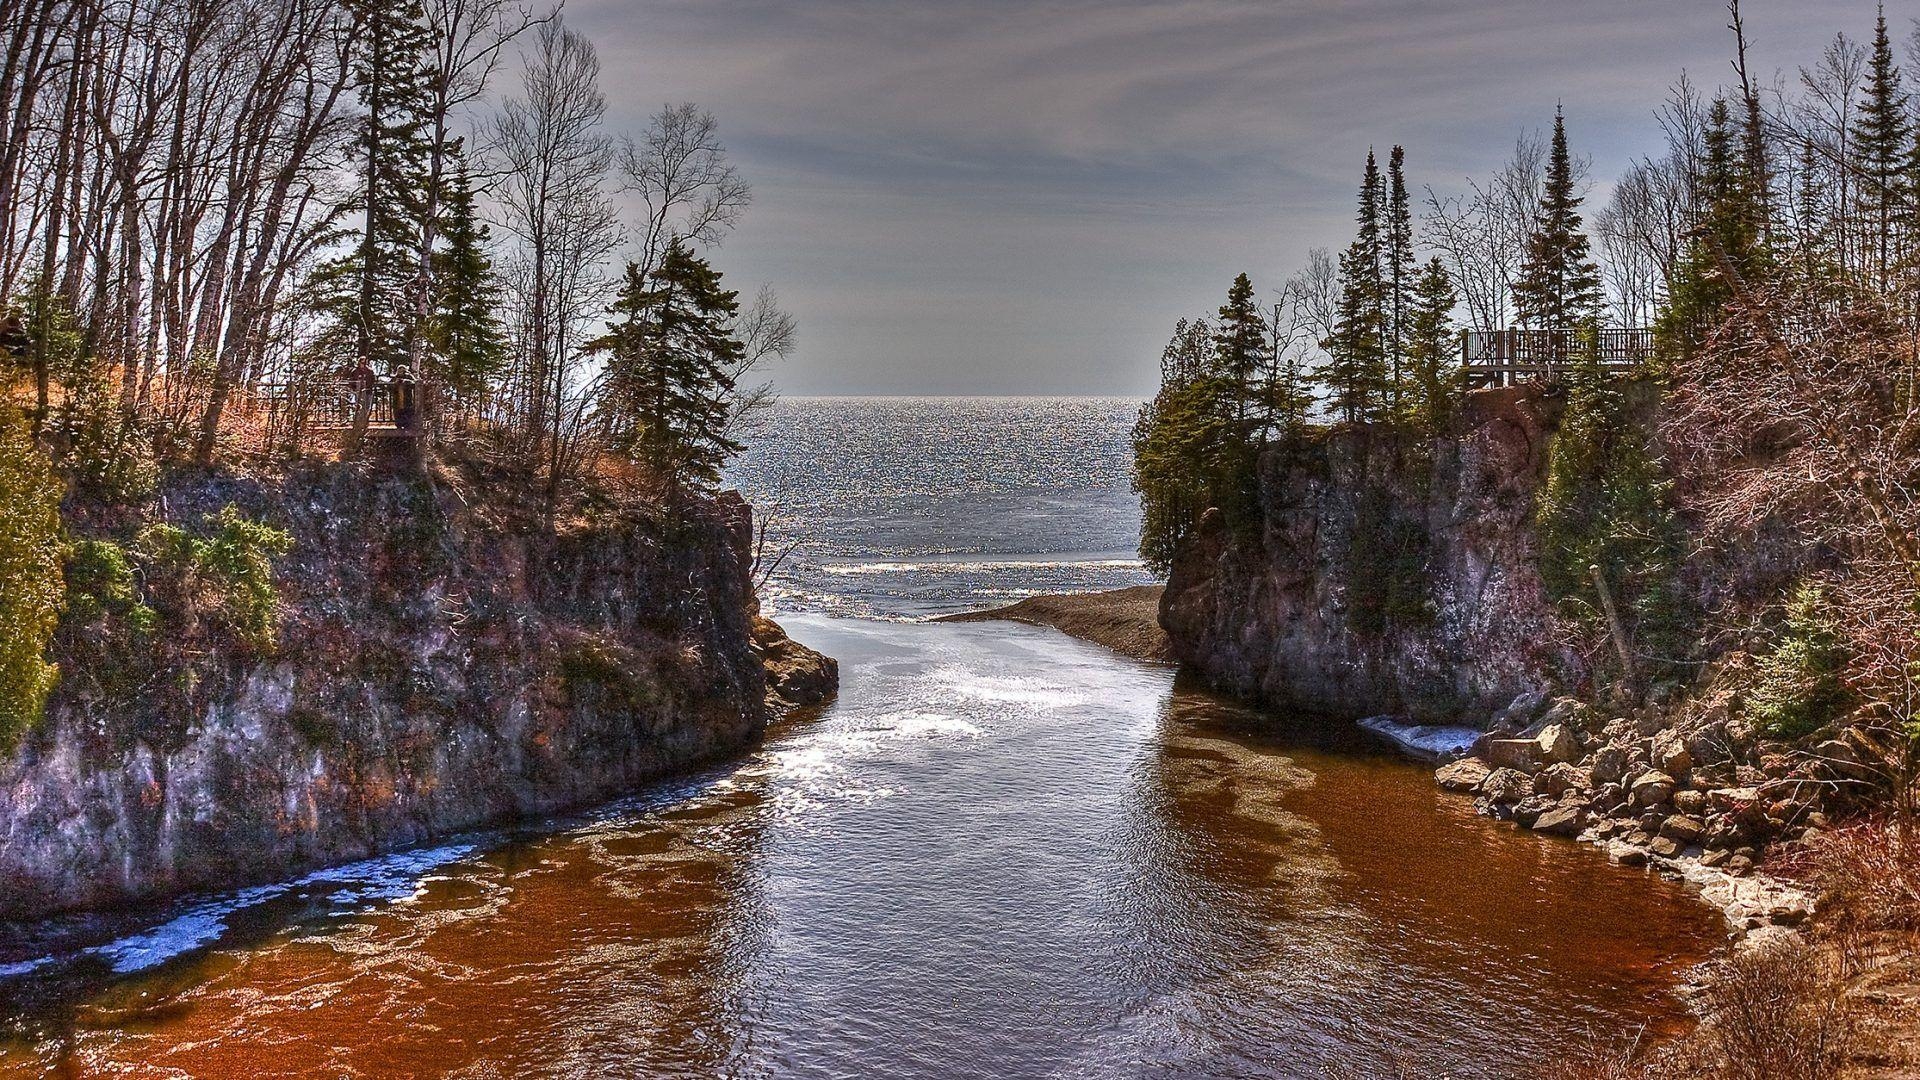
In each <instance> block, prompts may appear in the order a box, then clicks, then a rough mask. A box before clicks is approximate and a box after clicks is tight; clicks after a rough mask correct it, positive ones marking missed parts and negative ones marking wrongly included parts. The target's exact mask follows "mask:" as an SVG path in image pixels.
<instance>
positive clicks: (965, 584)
mask: <svg viewBox="0 0 1920 1080" xmlns="http://www.w3.org/2000/svg"><path fill="white" fill-rule="evenodd" d="M1139 409H1140V403H1139V402H1138V401H1135V400H1132V399H1128V398H1064V399H1063V398H792V399H788V400H784V401H780V402H778V403H776V404H775V405H774V406H773V407H772V409H771V410H769V411H768V412H767V413H766V414H764V415H763V416H761V417H759V418H757V419H756V420H755V421H754V429H753V431H754V436H755V437H753V438H750V440H749V441H748V446H747V452H746V453H745V454H744V455H742V456H741V458H740V460H739V461H738V462H736V463H735V464H734V467H733V469H732V470H731V478H732V479H733V480H734V481H735V482H736V483H738V484H739V485H740V489H741V490H742V491H743V492H745V493H746V495H747V497H748V498H749V499H750V500H752V502H753V503H754V505H755V507H757V508H758V509H759V510H760V511H761V513H762V515H763V516H765V517H766V518H768V519H769V520H770V522H771V529H770V535H769V543H768V545H767V550H768V551H769V552H772V553H774V554H775V555H776V556H777V555H778V554H779V553H781V552H784V551H786V549H787V546H788V545H789V544H791V543H797V545H798V546H797V547H794V548H793V549H792V551H791V554H788V555H787V556H786V557H785V559H784V560H777V559H775V558H769V559H767V560H766V561H767V562H769V563H772V562H776V561H778V569H777V570H776V571H775V573H774V574H773V577H772V580H771V582H770V587H769V588H768V590H767V593H768V596H769V599H770V601H771V603H772V604H773V605H774V606H775V607H778V608H783V609H786V610H796V609H797V610H805V611H820V612H825V613H828V614H834V615H854V616H862V617H881V618H901V617H916V616H924V615H928V614H935V613H939V612H947V611H958V610H964V609H966V608H970V607H986V606H994V605H999V604H1007V603H1011V602H1013V601H1015V600H1018V599H1020V598H1021V597H1024V596H1031V595H1033V594H1034V593H1042V592H1087V591H1092V590H1097V589H1117V588H1121V587H1123V586H1127V585H1142V584H1146V583H1148V582H1151V581H1152V580H1153V577H1152V576H1151V575H1150V574H1148V573H1147V570H1146V568H1145V567H1144V566H1143V565H1141V563H1140V560H1139V558H1138V557H1137V556H1136V554H1135V550H1136V546H1137V544H1138V541H1139V530H1140V509H1139V501H1138V498H1137V497H1136V496H1135V495H1134V494H1133V489H1132V487H1131V486H1130V483H1129V475H1130V474H1129V471H1128V463H1129V461H1130V456H1129V453H1130V452H1129V450H1128V436H1129V434H1130V433H1131V432H1132V430H1133V419H1134V416H1135V414H1136V413H1138V411H1139Z"/></svg>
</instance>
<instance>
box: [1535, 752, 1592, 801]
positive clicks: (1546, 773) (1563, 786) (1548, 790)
mask: <svg viewBox="0 0 1920 1080" xmlns="http://www.w3.org/2000/svg"><path fill="white" fill-rule="evenodd" d="M1590 786H1591V783H1590V779H1589V777H1588V776H1587V774H1586V772H1585V771H1584V770H1582V769H1581V768H1580V767H1579V766H1577V765H1569V764H1567V763H1566V762H1564V761H1563V762H1560V763H1558V764H1555V765H1549V766H1547V767H1546V768H1544V769H1542V770H1540V771H1539V772H1538V773H1536V774H1534V777H1533V793H1534V794H1535V795H1551V796H1553V797H1555V798H1558V797H1560V796H1562V795H1565V794H1566V793H1567V792H1569V791H1585V790H1587V788H1588V787H1590Z"/></svg>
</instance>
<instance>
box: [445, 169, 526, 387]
mask: <svg viewBox="0 0 1920 1080" xmlns="http://www.w3.org/2000/svg"><path fill="white" fill-rule="evenodd" d="M456 162H457V163H456V166H455V168H454V171H453V173H452V176H451V178H450V179H449V181H448V184H447V191H446V196H445V206H444V209H445V220H444V221H443V223H442V226H441V240H442V242H443V243H444V244H445V247H444V248H442V249H441V250H439V251H436V252H434V256H433V258H434V263H435V269H434V275H433V280H434V303H433V346H434V348H433V351H432V353H431V354H430V356H431V362H432V363H433V364H434V366H435V370H434V371H432V372H430V373H429V374H430V376H431V377H432V378H433V379H434V381H435V382H436V383H437V384H439V385H441V386H444V387H446V388H447V389H448V390H449V391H450V392H451V393H452V394H453V395H454V396H455V397H457V398H462V399H468V398H472V397H475V396H477V395H479V394H480V393H482V392H483V391H485V390H486V388H487V386H488V385H489V383H490V382H491V381H492V380H493V379H495V378H496V377H498V376H499V375H500V373H501V372H502V371H504V370H505V368H506V363H507V340H506V330H505V328H504V327H503V326H502V325H501V321H500V317H499V315H498V314H497V313H496V312H497V310H498V308H499V304H500V295H501V285H500V279H499V277H498V276H497V275H496V274H495V273H494V270H493V260H492V259H491V258H489V257H488V255H487V240H488V238H489V237H488V230H487V227H486V225H485V224H484V223H482V222H481V221H480V219H479V216H478V214H477V212H476V210H475V208H474V197H473V185H472V182H471V181H470V180H469V179H468V176H467V168H466V163H465V161H464V160H459V159H456Z"/></svg>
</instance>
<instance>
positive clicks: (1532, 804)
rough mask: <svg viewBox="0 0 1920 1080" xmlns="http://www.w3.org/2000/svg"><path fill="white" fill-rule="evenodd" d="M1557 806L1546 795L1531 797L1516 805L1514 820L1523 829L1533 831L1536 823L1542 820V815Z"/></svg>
mask: <svg viewBox="0 0 1920 1080" xmlns="http://www.w3.org/2000/svg"><path fill="white" fill-rule="evenodd" d="M1557 805H1559V804H1558V803H1556V802H1554V801H1553V800H1552V799H1549V798H1547V797H1546V796H1545V795H1529V796H1527V797H1526V798H1524V799H1521V800H1520V801H1519V802H1518V803H1515V804H1514V807H1513V820H1514V821H1516V822H1518V823H1519V824H1520V827H1521V828H1525V829H1531V828H1533V826H1534V823H1535V822H1537V821H1539V820H1540V816H1541V815H1542V814H1545V813H1546V812H1547V811H1549V810H1551V809H1553V808H1554V807H1555V806H1557Z"/></svg>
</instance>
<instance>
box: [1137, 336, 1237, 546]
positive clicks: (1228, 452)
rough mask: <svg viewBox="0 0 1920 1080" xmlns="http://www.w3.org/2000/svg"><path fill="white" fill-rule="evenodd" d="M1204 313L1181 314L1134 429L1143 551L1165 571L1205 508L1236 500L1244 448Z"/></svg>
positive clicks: (1228, 386) (1230, 386) (1229, 386)
mask: <svg viewBox="0 0 1920 1080" xmlns="http://www.w3.org/2000/svg"><path fill="white" fill-rule="evenodd" d="M1217 340H1218V335H1217V334H1216V333H1215V332H1214V331H1213V329H1212V328H1210V327H1209V326H1208V325H1207V321H1206V320H1205V319H1194V320H1191V321H1189V320H1186V319H1182V320H1180V322H1179V324H1178V325H1177V326H1175V327H1174V332H1173V339H1172V340H1171V341H1169V342H1168V343H1167V347H1166V350H1165V351H1164V352H1163V353H1162V354H1161V357H1160V390H1159V392H1158V393H1156V394H1155V395H1154V396H1153V400H1151V401H1149V402H1147V403H1146V405H1144V406H1142V407H1141V410H1140V416H1139V418H1138V419H1137V420H1136V421H1135V422H1134V427H1133V487H1134V490H1135V491H1137V492H1138V493H1139V494H1140V557H1141V558H1142V559H1145V560H1146V562H1147V564H1148V565H1149V566H1152V567H1153V568H1155V569H1156V570H1160V571H1165V570H1166V569H1167V568H1168V567H1169V566H1171V565H1172V563H1173V559H1174V557H1175V556H1176V555H1177V554H1178V553H1179V551H1180V549H1181V548H1182V547H1183V546H1185V544H1186V542H1187V540H1188V538H1189V537H1191V536H1192V535H1193V530H1194V528H1195V527H1196V526H1197V525H1198V524H1199V521H1200V516H1201V515H1202V514H1203V513H1205V512H1206V510H1207V509H1208V508H1209V507H1213V506H1220V505H1223V504H1233V503H1235V502H1236V500H1235V499H1234V497H1233V496H1234V495H1235V493H1236V491H1237V490H1238V487H1239V484H1240V480H1241V478H1242V476H1243V472H1244V470H1243V469H1242V468H1240V467H1239V466H1242V465H1244V463H1245V462H1246V460H1247V457H1248V454H1247V449H1246V443H1245V439H1244V438H1242V437H1241V433H1240V429H1241V425H1240V424H1239V423H1238V422H1237V420H1236V410H1237V408H1238V402H1237V401H1236V400H1235V396H1234V393H1233V383H1232V380H1231V379H1230V378H1229V377H1228V376H1227V375H1226V374H1225V373H1224V371H1223V370H1222V368H1221V366H1220V364H1219V362H1218V348H1217V346H1216V344H1215V342H1216V341H1217Z"/></svg>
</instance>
